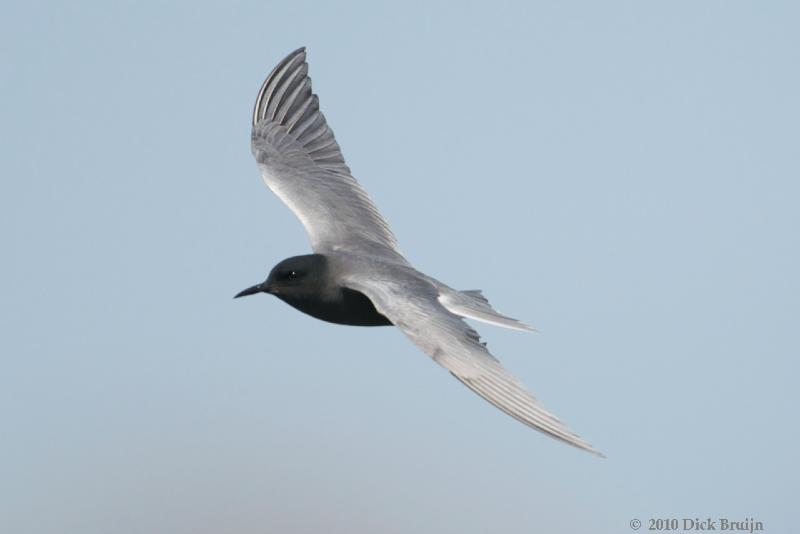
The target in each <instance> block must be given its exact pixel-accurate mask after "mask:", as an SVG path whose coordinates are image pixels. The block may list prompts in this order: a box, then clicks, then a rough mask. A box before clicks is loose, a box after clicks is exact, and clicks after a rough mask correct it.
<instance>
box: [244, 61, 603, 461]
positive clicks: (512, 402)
mask: <svg viewBox="0 0 800 534" xmlns="http://www.w3.org/2000/svg"><path fill="white" fill-rule="evenodd" d="M305 59H306V55H305V49H302V48H301V49H299V50H296V51H295V52H293V53H292V54H290V55H289V56H287V57H286V58H285V59H284V60H283V61H282V62H281V63H280V64H278V66H277V67H275V69H274V70H273V71H272V73H270V75H269V76H268V77H267V79H266V81H265V82H264V84H263V85H262V87H261V90H260V91H259V94H258V97H257V99H256V104H255V108H254V111H253V123H252V124H253V131H252V151H253V155H254V156H255V158H256V161H257V162H258V165H259V168H260V169H261V173H262V176H263V178H264V181H265V183H266V184H267V186H268V187H269V188H270V189H272V191H273V192H274V193H275V194H276V195H277V196H278V197H279V198H280V199H281V200H282V201H283V202H284V203H285V204H286V205H287V206H289V208H290V209H291V210H292V211H293V212H294V213H295V215H297V217H298V218H299V219H300V221H301V222H302V223H303V225H304V226H305V228H306V231H307V232H308V234H309V237H310V239H311V245H312V249H313V250H314V254H310V255H305V256H295V257H292V258H288V259H286V260H283V261H282V262H280V263H279V264H278V265H276V266H275V267H274V268H273V269H272V271H271V272H270V274H269V277H268V278H267V280H266V281H265V282H263V283H261V284H258V285H255V286H253V287H250V288H248V289H245V290H244V291H242V292H240V293H239V294H238V295H237V297H240V296H246V295H251V294H255V293H261V292H263V293H271V294H273V295H275V296H277V297H278V298H280V299H281V300H283V301H284V302H286V303H288V304H290V305H291V306H293V307H295V308H297V309H298V310H300V311H302V312H303V313H306V314H308V315H311V316H312V317H315V318H317V319H321V320H323V321H328V322H332V323H337V324H346V325H357V326H389V325H394V326H396V327H397V328H399V329H400V330H401V331H402V332H403V333H404V334H405V335H406V336H407V337H408V338H409V339H410V340H411V341H412V342H414V343H415V344H416V345H417V346H418V347H419V348H420V349H422V350H423V351H424V352H425V353H426V354H428V355H429V356H430V357H431V358H432V359H433V360H434V361H435V362H437V363H438V364H440V365H441V366H442V367H444V368H446V369H447V370H448V371H450V373H451V374H453V376H455V377H456V378H457V379H458V380H460V381H461V382H462V383H464V384H465V385H466V386H467V387H469V388H470V389H472V390H473V391H474V392H476V393H477V394H479V395H480V396H482V397H483V398H485V399H486V400H487V401H489V402H490V403H492V404H494V405H495V406H496V407H497V408H499V409H501V410H502V411H504V412H506V413H508V414H509V415H511V416H512V417H514V418H515V419H517V420H519V421H521V422H522V423H524V424H526V425H528V426H531V427H533V428H536V429H537V430H540V431H542V432H544V433H546V434H549V435H550V436H552V437H555V438H557V439H560V440H562V441H564V442H566V443H569V444H570V445H573V446H576V447H579V448H582V449H585V450H588V451H590V452H593V453H595V454H599V453H598V452H597V451H596V450H595V449H593V448H592V447H591V445H589V444H588V443H587V442H585V441H584V440H583V439H581V438H580V437H579V436H577V435H576V434H574V433H573V432H571V431H570V430H568V429H567V428H566V427H565V426H564V425H563V424H562V423H561V422H560V421H559V420H558V419H557V418H556V417H555V416H553V415H552V414H550V413H549V412H547V411H546V410H544V409H543V408H542V407H541V405H540V404H539V402H538V401H537V400H536V399H535V398H534V397H533V396H532V395H531V394H530V393H529V392H528V390H527V389H526V388H525V386H524V385H523V384H522V383H521V382H519V381H518V380H517V379H516V378H514V377H513V376H512V375H511V374H510V373H508V372H507V371H506V370H505V369H503V367H501V366H500V363H499V362H498V361H497V359H496V358H495V357H494V356H492V355H491V354H490V353H489V351H488V350H487V348H486V345H485V343H481V341H480V337H479V336H478V334H477V332H475V330H473V329H472V328H471V327H470V326H469V325H468V324H467V323H466V322H465V321H464V320H463V318H470V319H475V320H478V321H483V322H486V323H490V324H494V325H497V326H503V327H506V328H512V329H516V330H533V329H532V328H531V327H529V326H527V325H525V324H523V323H520V322H519V321H517V320H515V319H511V318H510V317H506V316H504V315H502V314H500V313H498V312H497V311H496V310H495V309H494V308H492V306H491V305H490V304H489V302H488V301H487V300H486V298H484V296H483V294H482V293H481V292H480V291H475V290H471V291H457V290H454V289H452V288H450V287H449V286H447V285H446V284H444V283H442V282H440V281H439V280H437V279H435V278H433V277H430V276H428V275H426V274H424V273H422V272H420V271H418V270H416V269H415V268H414V267H413V266H412V265H411V264H410V263H409V262H408V260H406V258H405V257H404V256H403V254H402V253H401V252H400V250H399V248H398V246H397V241H396V239H395V237H394V234H393V233H392V231H391V229H390V228H389V225H388V224H387V223H386V221H385V220H384V219H383V217H382V216H381V214H380V213H379V212H378V210H377V208H376V207H375V205H374V204H373V203H372V201H371V200H370V199H369V196H368V195H367V193H366V192H365V191H364V190H363V189H362V188H361V186H360V185H359V184H358V182H356V180H355V179H354V178H353V177H352V175H351V174H350V169H349V168H348V167H347V165H346V164H345V162H344V158H343V156H342V154H341V150H340V149H339V145H338V144H337V142H336V140H335V138H334V136H333V132H332V131H331V129H330V128H329V126H328V124H327V122H326V121H325V118H324V116H323V115H322V112H321V111H320V110H319V101H318V99H317V96H316V95H314V94H313V93H312V91H311V80H310V78H308V65H307V63H306V62H305Z"/></svg>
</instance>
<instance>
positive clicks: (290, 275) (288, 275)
mask: <svg viewBox="0 0 800 534" xmlns="http://www.w3.org/2000/svg"><path fill="white" fill-rule="evenodd" d="M286 278H288V279H290V280H293V279H295V278H297V271H289V272H288V273H286Z"/></svg>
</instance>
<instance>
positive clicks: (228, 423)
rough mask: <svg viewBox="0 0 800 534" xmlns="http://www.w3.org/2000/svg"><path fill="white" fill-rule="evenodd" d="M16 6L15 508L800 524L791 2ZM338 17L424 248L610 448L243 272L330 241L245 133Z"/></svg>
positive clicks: (20, 530) (533, 523)
mask: <svg viewBox="0 0 800 534" xmlns="http://www.w3.org/2000/svg"><path fill="white" fill-rule="evenodd" d="M455 5H456V4H454V3H438V4H437V3H431V2H421V3H414V2H401V3H391V4H380V3H376V2H336V3H335V4H334V3H331V4H330V5H322V3H314V2H300V1H295V2H280V3H271V2H266V1H262V2H233V3H225V4H222V3H220V4H219V5H218V6H216V7H215V6H212V5H210V4H207V3H203V2H200V3H198V2H183V3H169V4H167V5H162V4H151V5H142V3H140V2H126V3H117V4H115V6H111V5H109V3H108V2H78V3H63V2H39V3H35V2H18V1H12V2H11V3H10V4H8V5H6V6H5V8H4V10H3V17H2V19H0V56H2V61H0V65H2V66H1V67H0V84H1V86H2V94H3V99H2V102H1V103H0V165H2V180H1V181H0V188H1V189H0V222H1V224H0V243H2V247H3V254H2V258H3V261H2V262H0V283H1V284H2V287H3V291H2V294H3V298H2V304H0V422H2V437H0V480H1V481H2V482H1V483H0V531H1V532H9V533H12V532H13V533H14V534H72V533H74V534H108V533H114V534H135V533H143V534H144V533H146V534H153V533H162V532H163V533H169V534H184V533H186V534H189V533H191V534H197V533H200V534H204V533H209V534H210V533H223V532H224V533H244V534H251V533H252V534H255V533H264V532H281V533H318V532H326V533H343V534H344V533H347V534H353V533H355V534H358V533H370V534H371V533H375V532H388V533H395V532H396V533H407V532H415V533H428V532H430V533H436V534H441V533H459V534H470V533H482V532H519V533H532V532H548V533H570V534H571V533H589V532H591V533H593V534H606V533H607V534H618V533H621V532H631V530H630V526H629V524H630V521H631V520H633V519H639V520H641V521H642V523H643V528H642V530H646V527H647V521H648V519H649V518H679V519H682V518H694V517H713V518H719V517H726V518H730V519H735V520H740V519H744V518H747V517H753V518H755V519H756V520H759V521H762V522H763V524H764V526H765V528H766V532H774V533H780V532H789V531H790V530H791V529H792V528H794V527H793V526H794V525H795V524H796V518H795V517H794V515H793V509H794V505H795V502H796V496H797V494H798V483H797V480H798V476H799V475H800V473H798V462H797V454H796V443H797V441H798V438H800V432H799V431H798V423H797V414H796V410H797V406H798V405H799V404H800V395H798V392H797V386H796V383H795V382H796V378H797V375H798V363H797V359H798V356H799V355H800V342H799V341H798V336H797V332H798V327H797V321H798V318H800V304H799V302H800V282H798V276H797V273H798V272H800V247H799V246H798V245H800V243H798V241H799V240H798V228H799V227H800V210H798V206H799V205H800V181H799V180H798V177H800V162H799V161H798V139H799V138H800V135H799V134H800V132H798V124H800V105H798V96H797V95H799V94H800V70H798V65H800V37H798V31H797V28H798V23H800V20H798V16H799V15H800V10H799V9H798V7H797V4H796V3H793V2H754V1H749V2H742V1H725V2H722V1H708V2H687V1H673V2H632V1H631V2H602V3H600V2H570V3H563V2H560V3H556V2H502V3H498V2H466V3H460V5H459V7H455ZM303 45H305V46H307V47H308V59H309V64H310V75H311V77H312V79H313V80H314V89H315V91H316V92H317V93H318V94H319V96H320V101H321V107H322V109H323V111H324V113H325V114H326V116H327V118H328V120H329V122H330V124H331V126H332V128H333V130H334V132H335V133H336V136H337V139H338V141H339V143H340V145H341V146H342V150H343V152H344V156H345V158H346V159H347V162H348V164H349V165H350V167H351V169H352V171H353V174H354V175H355V176H356V178H357V179H358V180H359V181H360V182H361V183H362V185H363V186H364V187H365V188H366V189H367V191H368V192H369V193H370V195H371V196H372V198H373V199H374V201H375V202H376V204H377V205H378V207H379V208H380V209H381V210H382V212H383V213H384V215H385V217H386V219H387V220H388V221H389V222H390V223H391V225H392V227H393V229H394V231H395V234H396V235H397V237H398V239H399V241H400V246H401V248H402V249H403V250H404V252H405V253H406V254H407V256H408V257H409V259H410V260H411V261H412V262H414V263H415V265H417V267H418V268H420V269H421V270H423V271H425V272H427V273H429V274H430V275H432V276H435V277H437V278H439V279H441V280H442V281H443V282H445V283H447V284H449V285H450V286H453V287H456V288H462V289H478V288H480V289H483V290H484V292H485V294H486V295H487V296H488V297H489V299H490V300H491V301H492V303H493V304H494V305H495V306H496V307H497V308H498V309H499V310H501V311H503V312H504V313H507V314H509V315H511V316H513V317H518V318H519V319H521V320H523V321H525V322H529V323H531V324H533V325H535V326H536V327H537V328H538V329H539V330H540V331H541V333H539V334H524V333H519V332H512V331H506V330H501V329H497V328H494V327H492V326H489V325H482V324H476V325H475V326H476V327H477V328H478V330H479V331H480V332H481V334H482V335H483V337H484V339H485V340H486V341H488V343H489V347H490V349H491V350H492V352H493V353H494V354H495V355H497V356H498V357H499V358H500V359H501V360H502V361H503V363H504V364H505V365H506V367H507V368H509V369H510V370H511V371H513V372H514V373H515V374H516V375H517V376H519V377H520V378H521V379H522V380H523V381H524V382H526V383H527V384H528V385H529V386H530V387H531V389H532V390H533V391H534V393H535V394H536V395H537V396H538V397H539V398H540V399H541V400H542V401H543V403H544V405H545V406H546V407H548V408H549V409H550V410H552V411H553V412H554V413H556V414H557V415H558V416H559V417H561V418H562V420H564V421H565V422H566V423H568V425H569V426H570V427H571V428H572V429H574V430H575V431H576V432H578V433H579V434H580V435H581V436H584V437H585V438H587V439H588V440H589V441H590V442H591V443H592V444H594V445H595V446H596V447H598V448H599V449H600V450H602V451H604V452H605V453H606V454H607V455H608V458H607V459H606V460H601V459H598V458H596V457H594V456H591V455H589V454H587V453H585V452H581V451H578V450H576V449H573V448H571V447H568V446H565V445H563V444H560V443H558V442H556V441H554V440H552V439H549V438H546V437H545V436H543V435H542V434H539V433H537V432H535V431H533V430H531V429H529V428H527V427H525V426H523V425H521V424H519V423H517V422H515V421H513V420H512V419H511V418H509V417H507V416H505V415H504V414H502V413H500V412H498V411H497V410H495V409H494V408H492V407H491V406H490V405H489V404H488V403H486V402H484V401H482V400H480V399H479V398H478V397H476V396H475V395H473V394H472V393H470V392H469V391H468V390H467V389H466V388H464V387H463V386H462V385H460V384H459V383H458V382H456V381H455V380H453V379H452V378H451V377H450V376H449V375H448V374H447V373H446V372H444V371H443V370H442V369H441V368H439V367H438V366H437V365H436V364H434V363H433V362H431V361H430V360H429V358H427V357H426V356H425V355H424V354H422V352H420V351H419V350H418V349H417V348H416V347H414V346H413V345H412V344H411V343H409V342H408V341H407V340H406V339H405V337H404V336H402V335H401V334H400V333H399V332H397V331H396V330H395V329H390V328H373V329H368V328H357V327H343V326H335V325H330V324H326V323H323V322H320V321H316V320H314V319H312V318H310V317H307V316H304V315H302V314H300V313H299V312H297V311H296V310H294V309H292V308H290V307H288V306H286V305H285V304H283V303H281V302H280V301H278V300H277V299H274V298H271V297H268V296H260V295H259V296H255V297H250V298H248V299H242V300H236V301H234V300H233V299H232V297H233V295H234V294H235V293H236V292H237V291H239V290H241V289H243V288H244V287H247V286H249V285H252V284H254V283H257V282H259V281H261V280H262V279H263V278H264V277H265V276H266V274H267V273H268V271H269V269H270V268H271V267H272V266H273V265H274V264H275V263H277V262H278V261H280V260H282V259H283V258H285V257H288V256H293V255H296V254H304V253H307V252H309V251H310V248H309V245H308V240H307V238H306V235H305V233H304V231H303V228H302V226H301V225H300V223H299V222H298V221H297V220H296V219H295V218H294V216H293V215H292V214H291V212H290V211H289V210H288V209H287V208H286V207H285V206H284V205H283V204H281V203H280V201H279V200H278V199H277V198H276V197H274V195H272V194H271V193H270V192H269V191H268V190H267V189H266V187H264V185H263V184H262V182H261V180H260V177H259V174H258V170H257V168H256V165H255V162H254V161H253V159H252V157H251V155H250V151H249V136H250V113H251V109H252V104H253V100H254V98H255V96H256V93H257V91H258V89H259V86H260V84H261V82H262V81H263V79H264V77H265V76H266V75H267V74H268V73H269V71H270V70H271V69H272V67H273V66H274V65H275V64H276V63H277V62H278V61H279V60H280V59H281V58H282V57H284V55H286V54H287V53H288V52H290V51H291V50H294V49H295V48H297V47H299V46H303Z"/></svg>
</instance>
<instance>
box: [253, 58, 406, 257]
mask: <svg viewBox="0 0 800 534" xmlns="http://www.w3.org/2000/svg"><path fill="white" fill-rule="evenodd" d="M252 151H253V155H254V156H255V158H256V161H257V162H258V166H259V168H260V169H261V174H262V176H263V178H264V182H265V183H266V184H267V186H268V187H269V188H270V189H271V190H272V191H273V192H274V193H275V194H276V195H277V196H278V197H279V198H280V199H281V200H282V201H283V202H284V203H285V204H286V205H287V206H289V208H290V209H291V210H292V211H293V212H294V214H295V215H296V216H297V218H298V219H300V221H301V222H302V223H303V226H305V228H306V232H308V235H309V238H310V239H311V247H312V248H313V249H314V251H315V252H319V253H324V252H330V251H333V250H354V251H359V252H369V253H371V254H376V253H378V254H379V253H386V254H389V255H393V256H399V257H402V256H401V254H400V251H399V249H398V248H397V241H396V240H395V237H394V234H392V231H391V229H390V228H389V225H388V224H387V223H386V221H385V220H384V219H383V217H382V216H381V214H380V213H379V212H378V209H377V208H376V207H375V205H374V204H373V203H372V201H371V200H370V198H369V196H367V193H366V191H364V189H362V187H361V186H360V185H359V184H358V182H356V180H355V178H353V177H352V176H351V175H350V169H349V168H348V167H347V165H346V164H345V162H344V158H343V157H342V152H341V150H340V149H339V144H338V143H337V142H336V139H335V138H334V136H333V131H332V130H331V129H330V127H329V126H328V123H327V122H326V121H325V117H324V116H323V115H322V112H321V111H320V109H319V99H318V98H317V95H315V94H313V93H312V92H311V78H309V77H308V64H307V63H306V52H305V48H300V49H299V50H295V51H294V52H292V53H291V54H289V55H288V56H287V57H286V58H285V59H284V60H283V61H281V62H280V63H279V64H278V66H277V67H275V69H274V70H273V71H272V72H271V73H270V75H269V76H268V77H267V79H266V80H265V81H264V84H263V85H262V86H261V90H260V91H259V93H258V98H256V103H255V108H254V109H253V133H252ZM395 259H397V258H396V257H395Z"/></svg>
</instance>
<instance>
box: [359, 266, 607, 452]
mask: <svg viewBox="0 0 800 534" xmlns="http://www.w3.org/2000/svg"><path fill="white" fill-rule="evenodd" d="M344 284H345V285H346V286H347V287H350V288H352V289H355V290H357V291H360V292H362V293H364V294H365V295H366V296H367V297H369V299H370V300H371V301H372V303H373V304H374V306H375V308H376V309H377V310H378V311H379V312H380V313H382V314H383V315H385V316H386V317H387V318H388V319H389V320H390V321H391V322H392V323H394V325H395V326H397V327H398V328H399V329H400V330H402V332H403V333H404V334H405V335H406V336H407V337H408V338H409V339H411V341H412V342H414V344H416V345H417V346H418V347H419V348H420V349H422V350H423V351H424V352H425V353H426V354H427V355H428V356H430V357H431V358H433V360H434V361H435V362H436V363H438V364H439V365H441V366H442V367H444V368H445V369H447V370H448V371H450V373H452V375H453V376H455V377H456V378H457V379H458V380H460V381H461V382H462V383H463V384H464V385H466V386H467V387H468V388H470V389H471V390H472V391H474V392H475V393H477V394H478V395H480V396H481V397H483V398H484V399H486V400H487V401H489V402H490V403H492V404H493V405H494V406H496V407H497V408H499V409H500V410H502V411H504V412H506V413H507V414H508V415H510V416H511V417H513V418H514V419H516V420H518V421H520V422H522V423H524V424H526V425H528V426H530V427H532V428H535V429H536V430H539V431H541V432H544V433H545V434H548V435H550V436H552V437H554V438H556V439H559V440H561V441H563V442H565V443H568V444H570V445H573V446H575V447H578V448H580V449H584V450H587V451H589V452H591V453H593V454H597V455H598V456H603V455H602V453H600V452H599V451H597V450H595V449H594V448H593V447H592V446H591V445H590V444H589V443H587V442H586V441H585V440H583V439H582V438H581V437H580V436H578V435H577V434H575V433H574V432H572V431H571V430H569V429H568V428H567V427H566V426H565V425H564V424H563V423H562V422H561V421H559V419H558V418H557V417H556V416H554V415H553V414H551V413H550V412H548V411H547V410H545V409H544V408H543V407H542V405H541V404H540V403H539V401H538V400H537V399H536V398H535V397H534V396H533V395H532V394H531V393H530V392H529V391H528V389H527V388H526V387H525V386H524V385H523V384H522V383H521V382H520V381H519V380H517V379H516V378H515V377H514V376H513V375H512V374H511V373H509V372H508V371H506V370H505V369H504V368H503V367H502V366H501V365H500V362H499V361H497V359H496V358H495V357H494V356H492V355H491V354H490V353H489V351H488V349H487V348H486V345H485V344H484V343H481V341H480V337H479V336H478V333H477V332H476V331H475V330H473V329H472V328H470V326H469V325H468V324H467V323H465V322H464V321H463V320H462V319H461V318H459V317H458V316H456V315H454V314H453V313H451V312H450V311H448V310H447V309H446V308H444V306H442V304H441V303H440V302H439V301H438V300H437V298H436V297H437V294H438V292H437V290H436V288H435V287H434V286H433V285H432V284H430V283H428V282H427V281H425V280H421V279H415V278H414V277H404V276H397V277H395V276H383V277H376V278H375V279H374V280H364V279H361V278H360V277H359V278H356V277H350V278H347V279H345V281H344Z"/></svg>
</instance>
